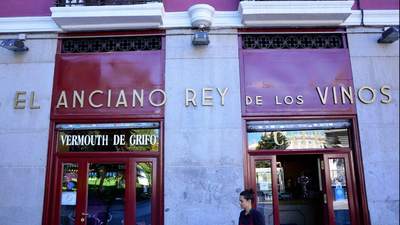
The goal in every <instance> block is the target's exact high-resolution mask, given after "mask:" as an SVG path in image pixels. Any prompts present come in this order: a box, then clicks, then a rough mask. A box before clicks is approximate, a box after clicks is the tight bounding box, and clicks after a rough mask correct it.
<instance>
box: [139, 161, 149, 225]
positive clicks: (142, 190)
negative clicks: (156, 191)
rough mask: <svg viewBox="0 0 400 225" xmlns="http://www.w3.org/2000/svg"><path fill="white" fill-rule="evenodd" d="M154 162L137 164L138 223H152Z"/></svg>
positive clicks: (142, 224) (145, 224)
mask: <svg viewBox="0 0 400 225" xmlns="http://www.w3.org/2000/svg"><path fill="white" fill-rule="evenodd" d="M152 165H153V164H152V163H138V164H137V165H136V224H137V225H151V191H152V183H151V182H152V177H153V167H152Z"/></svg>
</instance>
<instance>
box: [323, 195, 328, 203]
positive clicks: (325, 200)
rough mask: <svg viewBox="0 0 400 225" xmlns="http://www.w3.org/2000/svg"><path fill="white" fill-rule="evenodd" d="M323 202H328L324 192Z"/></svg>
mask: <svg viewBox="0 0 400 225" xmlns="http://www.w3.org/2000/svg"><path fill="white" fill-rule="evenodd" d="M324 203H325V204H328V200H327V199H326V194H324Z"/></svg>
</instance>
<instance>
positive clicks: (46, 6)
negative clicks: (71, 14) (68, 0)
mask: <svg viewBox="0 0 400 225" xmlns="http://www.w3.org/2000/svg"><path fill="white" fill-rule="evenodd" d="M53 5H54V0H34V1H33V0H2V1H1V7H0V17H24V16H50V15H51V11H50V7H53Z"/></svg>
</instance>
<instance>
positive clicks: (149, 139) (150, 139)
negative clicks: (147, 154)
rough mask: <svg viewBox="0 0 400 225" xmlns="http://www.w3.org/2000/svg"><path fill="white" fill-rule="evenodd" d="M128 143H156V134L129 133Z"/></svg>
mask: <svg viewBox="0 0 400 225" xmlns="http://www.w3.org/2000/svg"><path fill="white" fill-rule="evenodd" d="M129 143H130V144H131V145H148V144H151V145H155V144H156V143H157V136H156V135H154V134H153V135H148V134H142V135H135V134H133V135H131V137H130V138H129Z"/></svg>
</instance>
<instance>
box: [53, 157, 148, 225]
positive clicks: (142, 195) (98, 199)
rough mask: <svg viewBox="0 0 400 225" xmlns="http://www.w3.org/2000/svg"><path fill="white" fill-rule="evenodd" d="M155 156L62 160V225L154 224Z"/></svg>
mask: <svg viewBox="0 0 400 225" xmlns="http://www.w3.org/2000/svg"><path fill="white" fill-rule="evenodd" d="M154 162H155V160H154V159H140V160H139V159H133V158H131V159H129V158H126V159H118V158H116V159H104V158H100V159H93V158H83V159H76V160H72V159H71V160H68V159H62V160H60V164H59V167H58V168H60V175H61V177H62V178H60V182H59V187H58V190H59V192H58V193H59V198H58V199H59V200H58V201H59V204H58V205H59V206H60V211H59V212H60V213H59V215H60V217H59V218H60V219H59V224H60V225H84V224H86V225H112V224H118V225H120V224H122V225H123V224H138V225H151V223H152V217H153V216H152V215H153V214H152V211H153V209H154V204H152V196H153V195H152V191H153V188H152V184H153V171H154V166H155V165H154V164H155V163H154Z"/></svg>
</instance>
